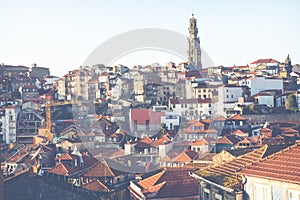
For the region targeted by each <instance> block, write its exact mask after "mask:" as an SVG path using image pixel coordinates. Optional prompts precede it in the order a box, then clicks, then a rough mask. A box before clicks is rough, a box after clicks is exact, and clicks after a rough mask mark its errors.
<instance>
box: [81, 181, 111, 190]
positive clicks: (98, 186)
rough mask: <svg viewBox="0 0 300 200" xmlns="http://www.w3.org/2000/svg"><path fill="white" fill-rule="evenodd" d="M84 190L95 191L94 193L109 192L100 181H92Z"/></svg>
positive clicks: (85, 185)
mask: <svg viewBox="0 0 300 200" xmlns="http://www.w3.org/2000/svg"><path fill="white" fill-rule="evenodd" d="M82 188H84V189H87V190H90V191H94V192H108V191H109V189H108V187H106V185H105V184H104V183H102V182H101V181H100V180H96V181H92V182H89V183H87V184H84V185H82Z"/></svg>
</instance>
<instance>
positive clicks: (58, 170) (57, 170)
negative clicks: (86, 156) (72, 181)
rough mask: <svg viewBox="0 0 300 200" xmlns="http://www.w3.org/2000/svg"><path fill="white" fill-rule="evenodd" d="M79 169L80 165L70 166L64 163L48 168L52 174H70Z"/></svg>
mask: <svg viewBox="0 0 300 200" xmlns="http://www.w3.org/2000/svg"><path fill="white" fill-rule="evenodd" d="M80 170H81V168H80V167H71V166H68V165H65V164H63V163H59V164H58V165H56V166H54V167H53V168H51V169H49V170H48V172H50V173H52V174H57V175H63V176H70V175H72V174H74V173H76V172H78V171H80Z"/></svg>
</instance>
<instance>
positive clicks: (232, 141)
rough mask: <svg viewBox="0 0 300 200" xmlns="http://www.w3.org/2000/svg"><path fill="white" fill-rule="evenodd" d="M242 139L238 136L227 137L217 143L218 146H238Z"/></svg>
mask: <svg viewBox="0 0 300 200" xmlns="http://www.w3.org/2000/svg"><path fill="white" fill-rule="evenodd" d="M241 140H242V138H241V137H239V136H237V135H225V136H223V137H221V138H220V139H218V140H217V141H216V144H233V145H234V144H236V143H238V142H239V141H241Z"/></svg>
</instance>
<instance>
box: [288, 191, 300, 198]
mask: <svg viewBox="0 0 300 200" xmlns="http://www.w3.org/2000/svg"><path fill="white" fill-rule="evenodd" d="M288 194H289V198H288V200H299V199H300V192H299V191H293V190H289V191H288Z"/></svg>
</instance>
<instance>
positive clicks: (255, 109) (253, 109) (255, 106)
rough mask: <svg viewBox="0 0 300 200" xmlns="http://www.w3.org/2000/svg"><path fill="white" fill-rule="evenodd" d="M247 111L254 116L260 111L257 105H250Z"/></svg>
mask: <svg viewBox="0 0 300 200" xmlns="http://www.w3.org/2000/svg"><path fill="white" fill-rule="evenodd" d="M249 110H250V111H251V112H253V113H255V114H259V113H260V111H261V110H260V109H259V106H258V105H257V104H251V105H250V106H249Z"/></svg>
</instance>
